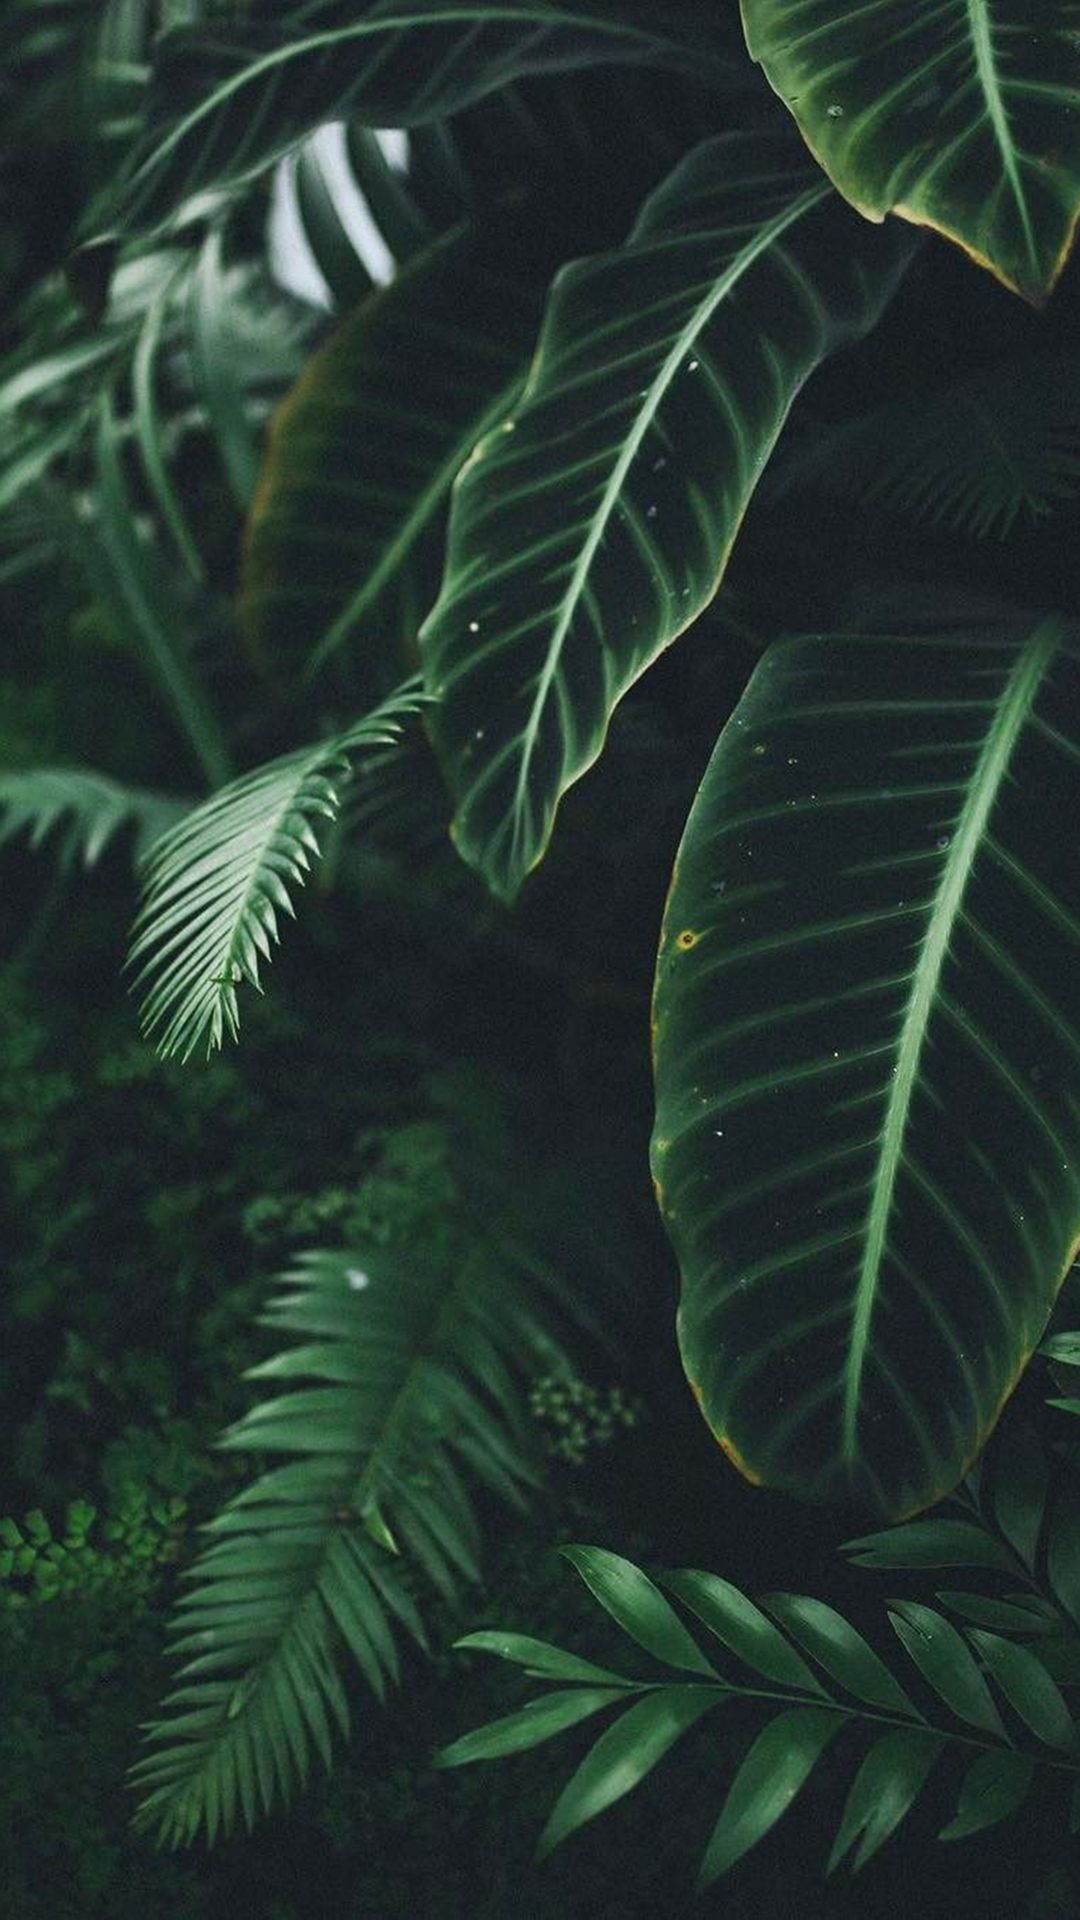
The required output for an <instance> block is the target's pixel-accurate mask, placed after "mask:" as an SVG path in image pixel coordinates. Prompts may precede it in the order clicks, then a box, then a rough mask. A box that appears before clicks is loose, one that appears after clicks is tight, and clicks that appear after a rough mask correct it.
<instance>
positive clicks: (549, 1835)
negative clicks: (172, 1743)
mask: <svg viewBox="0 0 1080 1920" xmlns="http://www.w3.org/2000/svg"><path fill="white" fill-rule="evenodd" d="M562 1551H563V1552H564V1554H565V1556H566V1558H567V1559H568V1560H569V1561H570V1562H571V1564H572V1565H573V1566H574V1567H575V1568H576V1569H577V1571H578V1573H579V1574H580V1575H581V1578H582V1579H583V1580H584V1582H585V1584H586V1586H587V1587H588V1588H589V1589H590V1591H591V1592H592V1594H593V1595H594V1597H595V1598H596V1599H597V1600H598V1601H599V1603H600V1605H601V1606H602V1607H603V1608H604V1609H605V1610H606V1611H607V1613H609V1614H610V1615H611V1617H612V1618H613V1619H614V1620H615V1622H616V1623H617V1625H618V1626H619V1627H621V1629H622V1630H623V1632H624V1633H625V1634H626V1635H627V1638H628V1639H629V1640H631V1641H633V1642H635V1643H636V1645H637V1646H638V1647H639V1648H641V1647H643V1648H644V1649H645V1650H646V1651H647V1652H648V1653H649V1654H651V1655H652V1657H653V1660H654V1661H655V1662H657V1663H658V1664H659V1666H660V1667H661V1668H665V1669H667V1673H666V1674H665V1677H664V1678H663V1679H657V1677H656V1676H655V1674H650V1675H647V1676H641V1677H636V1676H632V1675H627V1674H623V1673H615V1672H612V1671H610V1670H608V1669H606V1668H603V1669H601V1668H596V1667H592V1666H591V1665H589V1663H587V1662H585V1661H582V1660H581V1659H580V1657H579V1656H578V1655H576V1654H570V1653H566V1652H564V1651H563V1649H562V1648H560V1647H553V1646H547V1645H546V1644H544V1643H543V1642H540V1641H536V1640H533V1639H531V1638H529V1637H527V1636H525V1635H521V1634H514V1633H504V1632H482V1633H472V1634H467V1635H466V1636H465V1638H464V1639H463V1640H460V1641H459V1642H458V1645H459V1646H462V1647H466V1648H471V1649H475V1650H476V1651H482V1652H486V1653H494V1654H497V1655H499V1656H500V1658H502V1659H504V1660H510V1661H513V1662H515V1663H516V1664H517V1665H519V1666H521V1667H523V1668H524V1669H525V1671H526V1672H527V1673H529V1674H530V1675H532V1676H533V1677H534V1678H536V1679H543V1680H546V1681H549V1682H555V1683H557V1684H559V1689H560V1690H559V1691H558V1692H557V1693H554V1694H552V1693H549V1694H547V1695H546V1696H545V1695H542V1696H540V1697H539V1698H538V1699H536V1700H534V1701H533V1702H531V1703H530V1704H529V1705H528V1706H527V1707H525V1708H524V1709H523V1710H521V1711H519V1712H517V1713H514V1714H510V1715H508V1716H507V1717H506V1718H504V1719H502V1720H497V1721H495V1722H493V1724H492V1725H490V1726H487V1727H481V1728H479V1729H478V1730H477V1731H476V1732H475V1733H470V1734H466V1735H465V1736H464V1737H463V1738H462V1739H460V1740H457V1741H455V1742H454V1743H453V1745H452V1746H450V1747H448V1748H446V1749H445V1750H444V1752H443V1753H442V1754H441V1755H440V1761H441V1764H442V1765H443V1766H461V1765H463V1764H465V1763H466V1762H468V1761H474V1760H493V1759H497V1758H500V1757H501V1756H502V1755H504V1754H508V1753H516V1752H520V1751H522V1750H523V1749H524V1748H526V1747H530V1746H535V1745H537V1744H538V1743H539V1742H540V1741H542V1740H547V1739H550V1738H551V1737H552V1736H553V1735H554V1734H556V1733H560V1732H562V1730H563V1729H564V1728H565V1727H569V1726H572V1725H574V1724H575V1723H576V1722H578V1721H580V1720H583V1719H584V1718H586V1717H587V1716H589V1715H591V1714H594V1713H599V1712H601V1711H603V1710H604V1709H606V1708H611V1707H618V1708H620V1711H619V1713H618V1715H617V1717H616V1718H614V1719H613V1720H612V1721H611V1722H610V1724H609V1725H608V1726H607V1727H606V1729H605V1731H604V1732H603V1733H601V1735H600V1737H599V1739H598V1740H597V1741H596V1742H595V1744H594V1746H593V1747H592V1748H591V1749H590V1751H589V1752H588V1753H587V1754H586V1755H585V1758H584V1759H583V1760H582V1762H581V1764H580V1766H579V1767H578V1768H577V1771H576V1772H575V1773H574V1774H573V1775H572V1776H571V1778H570V1780H569V1781H568V1782H567V1785H566V1787H565V1788H564V1789H563V1792H562V1794H561V1795H560V1796H559V1799H558V1800H557V1802H556V1804H555V1807H554V1808H553V1810H552V1813H551V1817H550V1819H549V1821H548V1824H547V1827H546V1828H545V1830H544V1833H543V1835H542V1837H541V1841H540V1852H541V1853H542V1854H543V1853H547V1852H549V1851H550V1850H551V1848H552V1847H554V1846H557V1845H558V1843H559V1842H560V1841H561V1840H564V1839H565V1838H566V1837H567V1836H568V1835H569V1834H571V1833H573V1832H575V1831H576V1830H577V1828H579V1827H581V1826H583V1825H584V1824H585V1822H586V1821H588V1820H591V1819H594V1818H595V1816H596V1815H597V1814H599V1813H602V1812H603V1811H604V1810H605V1808H607V1807H609V1806H611V1805H612V1804H613V1803H614V1802H615V1801H616V1800H618V1799H621V1798H622V1796H623V1795H624V1794H626V1793H628V1792H629V1791H630V1790H631V1788H633V1787H636V1786H637V1785H638V1783H639V1782H640V1781H641V1780H643V1779H644V1778H645V1777H646V1775H647V1774H649V1773H650V1772H651V1771H652V1769H653V1768H654V1767H655V1766H656V1765H657V1763H658V1761H659V1760H661V1759H662V1758H663V1756H664V1754H665V1753H667V1752H668V1750H669V1749H670V1748H671V1747H672V1746H673V1745H674V1743H675V1741H676V1740H678V1739H679V1737H680V1736H681V1735H682V1734H683V1733H685V1732H686V1731H688V1729H689V1728H690V1727H692V1726H693V1725H695V1724H696V1722H697V1721H699V1720H700V1719H702V1718H703V1717H704V1716H705V1715H706V1714H708V1713H709V1712H711V1711H712V1710H713V1709H714V1708H716V1707H718V1706H721V1705H724V1704H729V1705H730V1704H734V1703H735V1702H737V1701H742V1702H745V1703H752V1702H757V1703H758V1705H759V1706H760V1707H763V1708H764V1709H765V1711H766V1712H767V1713H768V1715H769V1716H770V1717H769V1718H768V1719H767V1721H766V1724H765V1726H764V1727H763V1728H762V1730H761V1732H760V1733H759V1734H758V1735H757V1737H756V1739H755V1740H754V1741H753V1742H752V1744H751V1746H750V1748H749V1751H748V1752H747V1754H746V1756H745V1758H744V1759H743V1761H742V1763H741V1765H740V1766H739V1767H738V1768H737V1770H736V1772H735V1776H734V1779H733V1780H732V1782H731V1785H730V1787H729V1789H728V1793H727V1796H726V1799H725V1801H724V1804H723V1806H722V1808H721V1810H720V1814H719V1817H718V1819H717V1821H716V1824H715V1826H714V1827H713V1830H712V1833H711V1835H710V1837H709V1840H708V1844H707V1846H706V1849H705V1855H704V1859H703V1861H702V1866H701V1873H700V1878H699V1884H700V1885H708V1884H709V1883H711V1882H712V1881H714V1880H716V1879H718V1878H719V1877H720V1875H721V1874H724V1873H726V1872H727V1871H728V1869H729V1868H730V1867H732V1866H734V1865H735V1863H736V1861H738V1860H740V1859H742V1857H743V1855H744V1854H746V1853H747V1852H748V1851H749V1850H750V1848H751V1847H754V1846H756V1845H757V1844H758V1842H759V1841H760V1840H762V1839H763V1838H764V1837H765V1835H766V1834H767V1833H769V1832H770V1831H771V1829H772V1828H773V1827H774V1826H775V1824H776V1822H777V1821H778V1820H779V1819H780V1818H781V1816H782V1815H783V1814H784V1813H785V1812H786V1811H787V1809H788V1807H789V1806H790V1805H791V1803H792V1801H793V1800H794V1798H795V1796H796V1795H797V1794H798V1793H799V1792H801V1790H802V1788H803V1787H804V1785H805V1784H806V1782H807V1781H808V1779H809V1777H810V1774H811V1773H812V1772H813V1769H814V1767H815V1765H816V1763H817V1761H818V1759H819V1758H820V1757H821V1755H822V1754H823V1753H824V1752H825V1749H826V1748H827V1747H828V1746H830V1745H831V1743H832V1741H833V1740H834V1739H835V1737H836V1736H837V1735H838V1734H839V1733H841V1732H842V1731H843V1730H844V1728H845V1727H848V1728H850V1729H851V1731H852V1733H855V1732H856V1731H859V1732H861V1734H862V1736H863V1740H862V1746H863V1758H862V1761H861V1764H860V1766H859V1768H858V1770H857V1772H856V1774H855V1777H854V1780H853V1782H852V1785H851V1788H850V1791H849V1793H848V1796H847V1801H846V1803H845V1806H844V1811H843V1814H842V1816H841V1821H840V1827H839V1831H838V1833H837V1836H836V1840H835V1843H834V1845H833V1848H832V1853H831V1855H830V1858H829V1871H830V1872H831V1871H832V1870H833V1869H834V1868H835V1867H837V1866H838V1865H839V1864H840V1863H841V1861H843V1860H844V1859H845V1858H847V1859H848V1860H849V1861H850V1865H851V1869H852V1871H853V1872H858V1870H859V1869H860V1867H862V1866H864V1865H865V1864H866V1862H867V1861H868V1860H869V1859H871V1857H872V1856H873V1855H874V1854H875V1853H876V1852H877V1851H878V1849H879V1848H880V1847H881V1846H883V1845H884V1843H885V1841H886V1840H888V1839H889V1838H890V1836H891V1835H892V1834H893V1833H894V1832H895V1830H896V1829H897V1827H899V1826H900V1824H901V1823H902V1821H903V1820H904V1819H905V1817H906V1816H907V1814H908V1813H909V1812H910V1810H911V1808H912V1806H913V1805H914V1804H915V1801H916V1799H917V1798H918V1796H919V1794H920V1793H921V1791H922V1788H923V1786H924V1785H925V1783H926V1781H927V1780H928V1778H929V1776H930V1774H931V1772H932V1771H933V1770H934V1769H935V1767H937V1766H938V1764H939V1762H941V1761H943V1760H944V1759H945V1757H946V1756H947V1755H948V1754H949V1753H950V1752H951V1753H952V1754H953V1755H954V1756H955V1758H956V1759H959V1760H962V1761H963V1762H964V1763H965V1767H964V1773H963V1776H962V1778H961V1780H960V1783H959V1792H958V1799H957V1810H956V1814H955V1817H954V1818H953V1819H952V1820H950V1821H949V1822H948V1824H947V1825H946V1826H945V1827H943V1828H942V1829H941V1832H940V1833H939V1835H938V1837H939V1839H942V1840H960V1839H964V1838H966V1837H967V1836H968V1835H969V1834H974V1833H978V1832H981V1831H982V1830H983V1828H985V1827H989V1826H993V1825H994V1824H996V1822H997V1821H999V1820H1003V1819H1005V1818H1007V1817H1008V1816H1009V1815H1010V1814H1012V1813H1015V1812H1016V1811H1018V1809H1019V1808H1020V1807H1022V1806H1023V1804H1024V1802H1025V1800H1026V1799H1027V1796H1028V1793H1029V1790H1030V1788H1031V1787H1032V1785H1033V1784H1034V1781H1035V1779H1036V1778H1037V1777H1038V1774H1039V1769H1040V1768H1041V1769H1042V1779H1043V1782H1044V1783H1045V1784H1046V1785H1047V1786H1049V1785H1051V1784H1052V1782H1053V1779H1054V1775H1055V1773H1056V1774H1057V1776H1058V1778H1059V1779H1060V1778H1061V1777H1062V1776H1064V1778H1065V1779H1066V1780H1071V1782H1072V1783H1074V1784H1075V1783H1076V1782H1077V1781H1080V1745H1078V1741H1077V1728H1076V1726H1075V1725H1074V1723H1073V1721H1072V1718H1071V1715H1070V1712H1069V1708H1068V1706H1067V1704H1066V1702H1065V1699H1064V1697H1063V1695H1062V1694H1061V1692H1060V1690H1059V1688H1058V1686H1057V1685H1056V1683H1055V1680H1054V1678H1053V1676H1052V1674H1051V1672H1050V1671H1049V1670H1048V1668H1047V1666H1046V1665H1045V1664H1044V1663H1043V1662H1042V1661H1041V1659H1040V1658H1039V1657H1038V1654H1037V1653H1036V1652H1034V1651H1032V1650H1031V1649H1029V1648H1027V1647H1023V1646H1016V1645H1014V1644H1012V1643H1010V1642H1008V1641H1006V1640H1003V1639H1002V1638H1001V1637H1000V1636H999V1635H998V1634H996V1633H987V1632H983V1631H980V1630H979V1629H976V1628H969V1629H967V1631H966V1632H965V1633H964V1634H961V1633H960V1632H958V1631H957V1629H956V1628H955V1627H953V1626H952V1625H951V1624H950V1623H949V1621H948V1620H946V1619H945V1618H944V1616H943V1615H941V1614H939V1613H937V1612H936V1611H935V1610H934V1609H933V1608H931V1607H926V1606H922V1605H919V1604H918V1603H916V1602H914V1601H907V1600H899V1601H896V1602H894V1605H893V1609H892V1611H891V1612H890V1614H889V1624H890V1626H891V1627H892V1629H893V1632H894V1633H895V1635H896V1638H897V1640H898V1641H899V1643H900V1649H901V1654H902V1657H901V1658H900V1659H899V1661H898V1663H897V1665H896V1667H895V1668H894V1666H893V1665H892V1664H890V1663H888V1662H887V1661H886V1660H885V1659H883V1658H882V1657H881V1655H880V1654H878V1653H877V1652H876V1651H875V1650H874V1648H873V1647H871V1646H870V1644H869V1643H868V1641H866V1640H864V1639H863V1637H862V1635H861V1634H859V1633H857V1632H856V1630H855V1628H854V1627H853V1626H851V1625H850V1623H849V1622H848V1621H847V1620H846V1619H845V1618H844V1616H843V1615H842V1614H840V1613H838V1612H837V1611H836V1610H835V1608H833V1607H830V1606H826V1605H825V1604H824V1603H823V1602H822V1601H820V1600H814V1599H811V1598H809V1597H808V1596H806V1595H803V1594H771V1595H769V1596H768V1597H767V1598H766V1599H764V1600H763V1601H762V1602H761V1604H760V1605H756V1604H755V1603H754V1601H752V1600H750V1599H748V1598H747V1596H746V1595H745V1594H743V1593H741V1592H740V1591H739V1589H738V1588H737V1587H734V1586H732V1585H731V1583H730V1582H729V1581H727V1580H723V1579H721V1578H720V1577H719V1576H718V1575H716V1574H711V1573H700V1572H697V1571H694V1570H690V1569H684V1570H682V1571H679V1572H674V1573H669V1574H666V1575H664V1576H662V1585H663V1586H664V1587H666V1588H667V1590H668V1592H669V1593H671V1594H672V1595H673V1596H674V1597H675V1599H676V1600H678V1601H679V1603H680V1605H681V1607H682V1608H684V1609H685V1610H686V1612H687V1613H689V1614H690V1615H691V1616H693V1617H694V1620H695V1624H697V1625H699V1626H703V1627H704V1628H705V1629H706V1630H707V1632H708V1634H709V1635H710V1636H711V1640H712V1642H715V1643H717V1645H718V1647H719V1650H720V1656H719V1657H720V1659H721V1665H720V1667H717V1666H715V1665H714V1664H713V1660H714V1658H715V1657H716V1646H714V1645H710V1653H709V1656H708V1657H707V1656H706V1654H705V1653H704V1652H703V1651H702V1647H701V1645H700V1644H699V1641H698V1639H697V1638H695V1637H694V1635H692V1634H691V1633H690V1632H689V1631H688V1629H687V1626H686V1624H685V1622H684V1619H683V1617H682V1615H681V1614H680V1613H679V1612H677V1611H676V1609H675V1608H674V1607H673V1606H672V1605H671V1602H670V1601H669V1600H668V1599H666V1598H665V1595H664V1594H663V1593H662V1592H661V1591H660V1588H659V1587H658V1586H656V1585H655V1584H654V1583H653V1581H651V1580H650V1579H649V1578H648V1576H647V1575H646V1574H645V1573H643V1572H642V1571H641V1569H640V1568H639V1567H636V1566H634V1565H633V1563H632V1562H631V1561H629V1560H624V1559H622V1558H621V1557H620V1556H619V1555H618V1554H615V1553H609V1552H607V1551H606V1549H604V1548H602V1547H585V1546H582V1547H565V1548H563V1550H562ZM732 1656H734V1661H735V1665H734V1667H733V1669H732V1672H731V1674H730V1675H729V1673H728V1672H727V1670H726V1669H727V1666H728V1664H729V1662H730V1660H731V1657H732ZM898 1675H899V1677H898ZM747 1676H749V1678H748V1677H747ZM583 1682H588V1683H589V1684H588V1685H583V1684H582V1683H583ZM597 1683H599V1684H597ZM909 1690H910V1691H909ZM920 1698H922V1699H925V1700H926V1701H927V1709H926V1711H924V1710H923V1708H922V1707H921V1706H920V1705H919V1704H917V1702H918V1701H919V1699H920ZM1002 1708H1004V1710H1005V1712H1006V1715H1011V1716H1012V1721H1013V1725H1014V1726H1015V1727H1017V1728H1020V1729H1022V1733H1021V1734H1019V1735H1018V1736H1017V1735H1014V1734H1013V1733H1012V1732H1011V1731H1009V1730H1007V1728H1006V1724H1005V1721H1004V1720H1003V1718H1002V1711H1001V1710H1002Z"/></svg>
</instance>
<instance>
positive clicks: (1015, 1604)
mask: <svg viewBox="0 0 1080 1920" xmlns="http://www.w3.org/2000/svg"><path fill="white" fill-rule="evenodd" d="M937 1598H938V1599H939V1600H940V1602H941V1604H942V1606H943V1607H948V1609H949V1611H950V1613H958V1614H959V1615H960V1617H961V1619H963V1620H973V1621H974V1622H975V1625H976V1626H978V1627H991V1628H992V1629H993V1630H994V1632H995V1633H1026V1634H1045V1633H1051V1632H1052V1631H1053V1629H1054V1625H1055V1621H1056V1618H1057V1616H1056V1615H1055V1614H1054V1613H1053V1612H1049V1613H1048V1612H1047V1610H1046V1608H1045V1607H1044V1606H1040V1604H1039V1603H1038V1601H1034V1600H1031V1601H1028V1600H1025V1599H1023V1598H1021V1597H1020V1596H1018V1595H1016V1594H1011V1595H1010V1596H1009V1598H1008V1599H1006V1600H989V1599H987V1597H986V1595H985V1594H983V1593H967V1592H961V1591H959V1590H956V1591H954V1590H952V1589H948V1590H943V1591H941V1592H939V1593H938V1595H937Z"/></svg>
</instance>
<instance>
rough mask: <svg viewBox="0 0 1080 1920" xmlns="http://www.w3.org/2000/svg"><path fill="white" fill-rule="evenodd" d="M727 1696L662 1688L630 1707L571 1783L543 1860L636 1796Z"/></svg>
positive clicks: (545, 1840) (542, 1847) (546, 1836)
mask: <svg viewBox="0 0 1080 1920" xmlns="http://www.w3.org/2000/svg"><path fill="white" fill-rule="evenodd" d="M724 1697H725V1696H724V1694H723V1693H722V1692H721V1691H720V1689H719V1688H717V1687H704V1686H696V1687H695V1686H684V1687H658V1688H657V1689H656V1691H655V1693H648V1694H646V1695H645V1697H644V1699H642V1700H638V1701H636V1702H635V1704H634V1705H633V1706H632V1707H628V1708H627V1710H626V1712H625V1713H623V1714H620V1716H619V1718H618V1719H617V1720H616V1721H615V1722H614V1723H613V1724H612V1725H611V1726H610V1727H608V1729H607V1731H606V1732H605V1733H602V1734H601V1735H600V1738H599V1740H598V1741H597V1742H596V1745H595V1746H594V1747H592V1748H591V1749H590V1751H589V1752H588V1753H587V1754H586V1755H585V1758H584V1760H583V1761H582V1762H581V1765H580V1766H579V1767H578V1768H577V1771H576V1772H575V1773H574V1774H573V1775H572V1776H571V1778H570V1779H569V1780H568V1781H567V1783H566V1786H565V1787H564V1788H563V1790H562V1792H561V1794H560V1795H559V1798H558V1800H557V1801H556V1802H555V1805H554V1807H553V1808H552V1811H551V1817H550V1819H549V1820H548V1823H547V1826H546V1827H545V1828H544V1831H543V1833H542V1834H541V1836H540V1840H539V1844H538V1847H537V1853H538V1855H539V1857H540V1858H541V1859H543V1857H544V1856H545V1854H548V1853H550V1852H551V1851H552V1848H553V1847H557V1846H558V1845H559V1843H560V1841H562V1840H565V1839H566V1837H567V1835H568V1834H570V1833H573V1832H574V1831H575V1830H576V1829H577V1828H578V1827H582V1826H584V1825H585V1822H586V1821H587V1820H594V1819H595V1818H596V1815H597V1814H598V1813H603V1812H604V1810H605V1808H607V1807H610V1806H612V1805H613V1804H614V1802H615V1801H616V1800H621V1799H622V1797H623V1795H624V1794H627V1793H630V1792H632V1791H633V1789H634V1788H635V1787H636V1786H638V1785H639V1784H640V1782H641V1781H642V1780H644V1778H645V1776H646V1774H648V1773H651V1772H652V1769H653V1768H654V1767H655V1766H656V1765H657V1763H658V1761H660V1760H662V1759H663V1757H664V1755H665V1753H667V1751H668V1749H669V1748H670V1747H672V1746H674V1744H675V1742H676V1740H678V1739H679V1738H680V1736H681V1735H682V1734H684V1733H685V1732H686V1730H687V1728H688V1727H692V1726H693V1725H694V1722H695V1721H696V1720H700V1719H701V1716H702V1714H704V1713H708V1712H709V1710H710V1708H712V1707H715V1706H717V1705H718V1703H719V1702H720V1701H721V1700H722V1699H723V1698H724Z"/></svg>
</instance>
